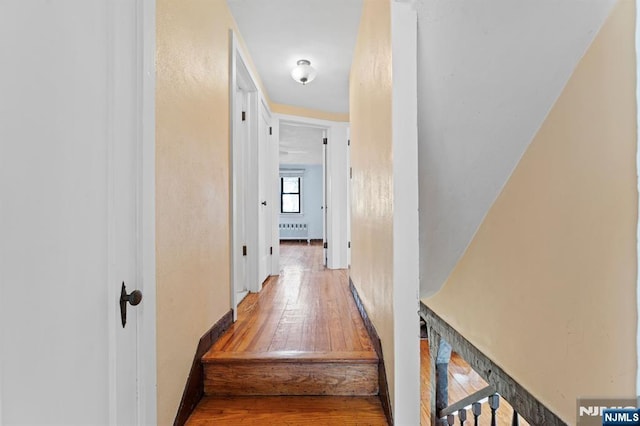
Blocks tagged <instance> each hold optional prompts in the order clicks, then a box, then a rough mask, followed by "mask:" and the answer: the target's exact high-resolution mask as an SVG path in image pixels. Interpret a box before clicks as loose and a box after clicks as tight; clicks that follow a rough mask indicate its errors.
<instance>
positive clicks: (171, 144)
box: [156, 0, 235, 425]
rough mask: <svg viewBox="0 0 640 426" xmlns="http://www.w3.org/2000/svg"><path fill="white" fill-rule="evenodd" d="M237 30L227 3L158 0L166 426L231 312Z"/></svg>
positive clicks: (161, 417)
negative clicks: (194, 366) (212, 335)
mask: <svg viewBox="0 0 640 426" xmlns="http://www.w3.org/2000/svg"><path fill="white" fill-rule="evenodd" d="M229 28H235V24H234V22H233V19H232V17H231V14H230V12H229V10H228V9H227V5H226V2H225V1H224V0H208V1H204V0H186V1H176V0H158V2H157V55H156V61H157V89H156V132H157V141H156V145H157V146H156V187H157V190H156V215H157V225H156V233H157V235H156V238H157V246H156V247H157V248H156V252H157V253H156V255H157V298H158V300H157V303H158V304H157V357H158V424H160V425H169V424H173V420H174V418H175V415H176V412H177V409H178V404H179V402H180V398H181V396H182V392H183V390H184V386H185V383H186V380H187V377H188V374H189V369H190V367H191V362H192V359H193V356H194V354H195V351H196V347H197V345H198V341H199V339H200V337H201V336H202V335H203V334H204V333H205V332H206V331H207V330H208V329H209V328H210V327H211V326H212V325H213V324H214V323H215V322H216V321H217V320H219V319H220V318H221V317H222V316H223V315H224V314H225V313H226V312H227V311H229V309H230V294H229V280H230V258H229V256H230V253H229V242H230V225H229V115H228V106H229V99H228V92H229V34H228V31H229Z"/></svg>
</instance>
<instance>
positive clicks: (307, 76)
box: [291, 59, 318, 85]
mask: <svg viewBox="0 0 640 426" xmlns="http://www.w3.org/2000/svg"><path fill="white" fill-rule="evenodd" d="M316 75H318V72H317V71H316V70H315V69H314V68H313V67H312V66H311V62H309V61H308V60H306V59H300V60H299V61H298V66H296V67H295V68H294V69H293V70H291V77H292V78H293V79H294V80H295V81H297V82H298V83H300V84H302V85H305V84H307V83H311V82H312V81H313V79H314V78H316Z"/></svg>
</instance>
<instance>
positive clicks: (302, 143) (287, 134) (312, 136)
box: [280, 122, 322, 164]
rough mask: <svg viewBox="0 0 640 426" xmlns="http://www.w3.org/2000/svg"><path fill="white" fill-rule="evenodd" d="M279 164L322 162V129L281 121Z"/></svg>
mask: <svg viewBox="0 0 640 426" xmlns="http://www.w3.org/2000/svg"><path fill="white" fill-rule="evenodd" d="M280 164H322V129H319V128H317V127H308V126H301V125H297V124H286V123H282V122H281V123H280Z"/></svg>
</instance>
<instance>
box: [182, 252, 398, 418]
mask: <svg viewBox="0 0 640 426" xmlns="http://www.w3.org/2000/svg"><path fill="white" fill-rule="evenodd" d="M280 250H281V251H280V254H281V257H280V259H281V268H280V275H279V276H277V277H271V278H269V279H267V281H266V282H265V283H264V285H263V288H262V291H261V292H260V293H258V294H249V295H247V297H246V298H245V299H244V300H243V301H242V303H241V304H240V305H239V306H238V320H237V321H236V322H235V323H234V324H233V325H232V326H231V327H230V328H229V329H228V330H227V331H226V332H225V334H224V335H223V336H222V337H221V338H220V339H219V340H218V341H217V342H216V343H215V344H214V345H213V346H212V347H211V349H210V350H209V351H208V352H207V353H206V354H205V355H204V357H203V358H202V364H203V367H204V373H205V379H204V385H205V389H204V390H205V395H207V396H206V397H205V398H204V399H203V400H202V401H201V403H200V404H199V405H198V407H196V410H195V411H194V413H193V414H192V416H191V417H190V419H189V421H188V423H187V424H188V425H203V424H216V425H218V424H261V425H267V424H278V425H281V424H287V425H306V424H314V425H315V424H317V425H323V424H326V425H338V424H340V425H356V424H359V425H360V424H366V425H384V424H387V423H386V419H385V415H384V412H383V409H382V406H381V404H380V400H379V397H378V396H377V395H378V365H379V362H378V357H377V355H376V352H375V350H374V348H373V345H372V343H371V340H370V338H369V334H368V333H367V330H366V328H365V327H364V324H363V322H362V318H361V317H360V314H359V312H358V310H357V308H356V305H355V303H354V301H353V296H352V295H351V292H350V291H349V283H348V276H347V271H346V270H329V269H326V268H324V266H323V265H322V256H323V249H322V246H321V245H318V244H311V245H307V244H306V243H302V244H301V243H285V244H281V246H280Z"/></svg>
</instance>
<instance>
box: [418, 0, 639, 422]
mask: <svg viewBox="0 0 640 426" xmlns="http://www.w3.org/2000/svg"><path fill="white" fill-rule="evenodd" d="M634 4H635V2H632V1H626V0H622V1H620V2H618V4H617V5H616V7H615V8H614V10H613V12H612V14H611V16H610V17H609V18H608V20H607V22H606V23H605V25H604V26H603V28H602V29H601V31H600V32H599V34H598V35H597V37H596V39H595V41H594V43H593V44H592V45H591V47H590V48H589V50H588V52H587V53H586V55H585V56H584V57H583V59H582V60H581V61H580V63H579V64H578V66H577V68H576V70H575V72H574V73H573V75H572V76H571V78H570V80H569V82H568V84H567V86H566V87H565V89H564V90H563V92H562V94H561V95H560V97H559V99H558V101H557V102H556V104H555V105H554V106H553V108H552V110H551V112H550V113H549V116H548V117H547V119H546V120H545V122H544V123H543V125H542V127H541V128H540V130H539V132H538V133H537V135H536V136H535V138H534V140H533V142H532V143H531V145H530V146H529V148H528V149H527V151H526V153H525V154H524V156H523V157H522V160H521V161H520V163H519V164H518V166H517V168H516V169H515V171H514V173H513V175H512V177H511V179H510V180H509V181H508V182H507V184H506V186H505V187H504V190H503V191H502V193H501V194H500V196H499V197H498V199H497V200H496V202H495V204H494V205H493V206H492V207H491V209H490V211H489V213H488V215H487V217H486V219H485V220H484V222H483V223H482V225H481V226H480V228H479V230H478V232H477V234H476V236H475V238H474V239H473V241H472V242H471V244H470V246H469V248H468V249H467V251H466V253H465V254H464V256H463V257H462V258H461V260H460V262H459V263H458V264H457V266H456V267H455V269H454V271H453V273H452V274H451V276H450V277H449V279H448V280H447V282H446V283H445V285H444V287H443V288H442V290H441V291H440V292H439V293H438V294H436V295H435V296H433V297H431V298H427V299H424V300H423V301H424V302H425V303H426V304H427V305H428V306H430V307H431V308H432V309H434V310H435V311H436V312H437V313H438V314H439V315H441V316H442V317H443V318H444V319H445V320H446V321H448V322H449V323H450V324H451V325H453V327H455V328H456V329H457V330H458V331H460V332H461V333H462V334H463V335H464V336H465V337H466V338H467V339H469V340H470V341H471V342H472V343H473V344H475V345H476V346H478V347H479V348H480V349H481V350H482V351H483V352H484V353H485V354H486V355H487V356H489V357H490V358H491V359H493V360H494V361H495V362H496V363H498V364H499V365H500V366H501V367H503V368H504V369H505V370H506V371H507V372H508V373H509V374H511V375H512V376H513V377H514V378H515V379H516V380H517V381H518V382H520V383H521V384H522V385H523V386H524V387H525V388H526V389H528V390H529V391H530V392H532V393H533V394H534V395H535V396H536V397H537V398H538V399H540V400H541V401H542V402H543V403H544V404H546V405H547V406H548V407H549V408H550V409H551V410H552V411H554V412H556V413H557V414H558V415H560V416H561V417H562V418H563V419H564V420H566V421H567V422H568V423H569V424H574V423H575V420H576V419H575V411H576V408H575V407H576V398H579V397H589V396H592V397H593V396H598V397H606V396H609V397H621V396H627V397H634V396H635V395H636V389H635V384H636V383H635V379H636V362H637V355H636V279H637V270H636V269H637V267H636V265H637V250H636V223H637V217H638V216H637V213H638V212H637V202H638V195H637V189H636V184H637V178H636V145H637V144H636V99H635V94H636V90H635V89H636V83H635V82H636V65H635V50H634V37H635V26H634V24H635V22H634V21H635V9H634V8H635V6H634Z"/></svg>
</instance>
